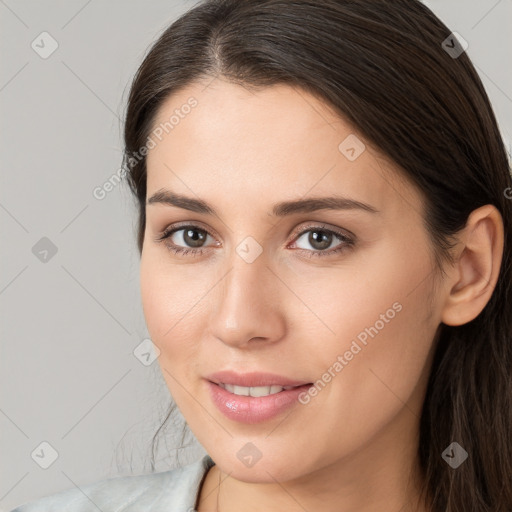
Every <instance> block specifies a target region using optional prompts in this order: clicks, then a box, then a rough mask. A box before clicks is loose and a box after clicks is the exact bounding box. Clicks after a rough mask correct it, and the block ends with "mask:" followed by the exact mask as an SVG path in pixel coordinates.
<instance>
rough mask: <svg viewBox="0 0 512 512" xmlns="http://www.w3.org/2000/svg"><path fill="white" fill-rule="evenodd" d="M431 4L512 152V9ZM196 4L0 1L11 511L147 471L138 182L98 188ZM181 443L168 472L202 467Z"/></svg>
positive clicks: (150, 416)
mask: <svg viewBox="0 0 512 512" xmlns="http://www.w3.org/2000/svg"><path fill="white" fill-rule="evenodd" d="M425 3H426V4H427V5H428V6H429V7H430V8H431V9H432V10H433V11H434V12H435V13H436V14H437V15H438V16H439V17H440V18H441V19H442V20H443V21H444V22H445V23H446V24H447V25H448V26H449V27H450V29H451V30H452V31H456V32H458V33H459V34H460V35H461V36H462V37H463V38H464V39H465V40H466V41H467V42H468V44H469V46H468V48H467V52H468V54H469V56H470V57H471V59H472V60H473V63H474V64H475V65H476V68H477V71H478V72H479V74H480V76H481V78H482V80H483V83H484V85H485V87H486V90H487V92H488V94H489V96H490V98H491V102H492V104H493V107H494V110H495V112H496V115H497V117H498V121H499V123H500V128H501V130H502V133H503V136H504V139H505V140H506V143H507V146H508V148H510V142H509V141H510V139H511V133H512V73H511V70H510V62H511V61H512V59H511V53H512V52H511V50H512V37H511V30H510V29H511V27H512V24H511V22H512V1H511V0H499V1H496V0H474V1H469V0H431V1H428V2H425ZM192 5H194V2H192V1H177V0H167V1H163V0H153V1H151V2H147V1H142V0H130V1H126V0H125V1H121V0H108V1H98V0H88V1H87V0H69V1H64V0H61V1H58V0H52V1H45V2H43V1H41V0H24V1H22V0H19V1H16V0H0V37H1V45H0V46H1V59H0V62H1V66H0V107H1V113H0V119H1V129H2V130H1V145H0V152H1V159H0V161H1V178H0V179H1V183H0V225H1V230H2V231H1V236H2V238H1V243H0V250H1V253H0V258H1V260H0V261H1V264H0V307H1V310H2V317H1V324H0V325H1V331H0V332H1V345H0V347H1V352H0V379H1V381H0V390H1V394H0V432H1V437H0V512H1V511H9V510H11V509H12V508H14V507H15V506H17V505H19V504H21V503H23V502H25V501H28V500H32V499H35V498H38V497H41V496H44V495H47V494H52V493H55V492H58V491H60V490H63V489H67V488H70V487H74V486H75V485H76V486H83V485H85V484H87V483H89V482H93V481H96V480H99V479H103V478H108V477H112V476H116V475H119V474H140V473H143V472H149V467H148V464H149V447H150V441H151V437H152V434H153V433H154V431H155V429H156V428H157V426H158V425H159V422H160V419H161V415H162V414H163V412H164V411H165V410H166V408H167V405H168V403H169V401H170V397H169V393H168V391H167V388H166V387H165V383H164V382H163V379H162V377H161V374H160V370H159V368H158V363H157V361H154V362H153V363H152V364H147V363H148V361H147V360H145V362H146V364H144V362H143V361H144V357H141V356H140V354H141V353H144V350H143V349H144V347H145V345H144V343H147V342H144V340H145V339H147V338H148V333H147V331H146V328H145V324H144V317H143V314H142V307H141V304H140V296H139V280H138V279H139V274H138V264H139V255H138V252H137V249H136V243H135V233H136V229H135V228H136V223H135V220H136V216H135V203H134V202H133V200H132V198H131V196H130V193H129V191H128V188H127V186H126V185H125V184H121V185H118V186H115V187H113V189H112V190H111V191H109V192H108V193H106V194H105V196H104V197H103V198H102V199H97V198H96V197H95V195H94V190H95V189H97V187H102V186H103V185H104V183H105V182H107V181H108V180H109V179H110V178H111V177H112V176H113V175H115V174H116V173H117V172H118V170H119V168H120V165H121V151H122V138H121V132H122V119H123V116H124V112H125V105H126V98H127V94H128V86H129V83H130V81H131V78H132V76H133V74H134V73H135V71H136V69H137V67H138V65H139V64H140V62H141V60H142V58H143V56H144V55H145V53H146V51H147V50H148V47H149V45H150V44H151V43H152V42H153V41H155V40H156V39H157V37H158V35H159V34H160V33H161V32H162V31H163V30H164V29H165V28H166V27H167V26H168V25H169V24H170V23H171V22H172V21H173V20H174V19H175V18H176V17H177V16H178V15H180V14H181V13H183V12H184V11H186V10H187V9H188V8H190V7H191V6H192ZM440 44H441V42H440ZM507 63H508V64H507ZM509 151H510V149H509ZM141 344H142V345H141ZM137 354H139V357H137ZM179 419H180V418H179V416H178V420H179ZM180 429H181V424H180V423H179V421H178V423H177V424H176V425H173V424H171V425H170V428H169V429H168V431H167V433H166V435H165V439H166V443H164V445H161V447H160V451H159V453H158V454H157V465H156V470H157V471H163V470H167V469H170V468H173V467H176V466H177V465H179V464H184V463H188V462H190V461H192V460H195V459H197V458H198V457H200V456H201V455H202V454H204V450H203V449H202V447H201V446H199V444H198V443H197V441H195V440H194V439H193V438H191V439H190V440H189V441H190V442H189V443H188V445H187V446H186V447H185V448H183V449H180V448H179V444H180V441H181V439H180V437H179V436H178V437H176V436H173V432H181V430H180ZM177 455H179V456H180V459H179V460H178V459H177V458H176V456H177ZM45 466H46V468H45Z"/></svg>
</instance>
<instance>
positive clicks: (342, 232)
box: [155, 220, 357, 256]
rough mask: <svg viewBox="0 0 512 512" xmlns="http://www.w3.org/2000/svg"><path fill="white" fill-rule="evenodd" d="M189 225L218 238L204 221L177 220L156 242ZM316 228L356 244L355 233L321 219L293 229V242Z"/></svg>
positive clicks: (345, 241)
mask: <svg viewBox="0 0 512 512" xmlns="http://www.w3.org/2000/svg"><path fill="white" fill-rule="evenodd" d="M187 227H190V228H200V229H201V230H202V231H205V232H206V233H207V234H208V235H210V236H211V237H212V238H214V239H216V238H218V237H217V235H216V234H215V233H213V232H212V231H213V230H210V228H206V227H205V226H204V224H203V223H202V222H200V221H195V220H193V221H181V222H177V223H174V224H171V225H169V226H167V227H166V228H165V229H164V230H163V231H162V232H161V233H159V235H158V237H157V238H156V239H155V241H156V242H165V241H166V240H167V239H168V238H170V237H171V236H172V235H173V234H174V233H176V232H177V231H180V230H182V229H184V228H187ZM314 229H317V230H319V231H322V230H323V231H327V232H330V233H332V234H334V235H335V236H336V237H338V238H339V239H340V240H341V241H342V244H341V245H343V244H345V245H348V246H350V247H352V246H354V244H355V243H356V241H357V237H356V235H354V234H353V233H352V232H351V231H349V230H347V229H342V228H339V227H337V226H330V225H328V224H326V223H324V222H320V221H309V222H307V223H306V224H305V225H304V224H303V225H301V226H300V227H297V228H296V229H294V230H293V231H292V236H293V240H292V244H293V243H295V242H296V240H297V239H298V238H299V237H301V236H303V235H304V234H306V233H307V232H308V231H312V230H314ZM218 244H219V242H216V244H214V246H217V247H218ZM173 245H174V244H173ZM177 247H180V248H181V250H183V251H187V252H192V253H194V252H195V253H197V252H201V253H202V252H203V251H205V250H208V249H209V248H211V247H199V248H192V247H191V248H187V247H181V246H177ZM297 250H299V251H306V252H308V253H314V254H317V255H325V256H327V255H329V254H331V253H336V252H337V251H336V250H332V249H331V250H328V251H320V250H318V251H308V250H307V249H300V248H299V249H297Z"/></svg>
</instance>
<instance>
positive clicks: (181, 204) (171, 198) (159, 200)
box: [146, 189, 379, 217]
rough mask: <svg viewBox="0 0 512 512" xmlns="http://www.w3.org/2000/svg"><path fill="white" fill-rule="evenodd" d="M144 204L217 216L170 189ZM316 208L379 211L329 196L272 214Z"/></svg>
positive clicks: (292, 203) (202, 203)
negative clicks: (174, 207)
mask: <svg viewBox="0 0 512 512" xmlns="http://www.w3.org/2000/svg"><path fill="white" fill-rule="evenodd" d="M146 204H148V205H150V204H164V205H168V206H176V207H178V208H183V209H184V210H190V211H191V212H196V213H201V214H205V215H214V216H218V215H217V212H216V211H215V209H214V208H213V207H212V206H211V205H209V204H208V203H207V202H206V201H203V200H201V199H195V198H192V197H187V196H183V195H180V194H176V193H174V192H171V191H170V190H163V189H162V190H159V191H157V192H156V193H155V194H153V195H152V196H151V197H150V198H149V199H148V200H147V201H146ZM317 210H363V211H365V212H369V213H379V210H377V208H375V207H374V206H371V205H369V204H367V203H363V202H361V201H356V200H355V199H350V198H348V197H342V196H329V197H310V198H307V199H296V200H293V201H283V202H281V203H277V204H275V205H274V206H273V208H272V215H274V216H276V217H284V216H287V215H293V214H296V213H311V212H314V211H317Z"/></svg>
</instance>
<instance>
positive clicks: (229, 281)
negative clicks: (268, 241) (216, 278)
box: [210, 254, 286, 349]
mask: <svg viewBox="0 0 512 512" xmlns="http://www.w3.org/2000/svg"><path fill="white" fill-rule="evenodd" d="M284 288H285V286H284V285H283V283H282V282H281V281H280V280H279V279H278V278H277V277H276V273H275V271H273V270H271V269H270V268H269V267H268V266H267V262H266V260H265V258H264V257H263V255H260V256H259V257H258V258H257V259H256V260H255V261H253V262H252V263H247V262H246V261H244V260H243V259H242V258H240V257H239V256H238V255H237V254H235V255H234V257H233V259H232V265H231V267H230V269H229V271H228V272H227V275H225V277H224V279H222V280H221V281H220V283H219V284H218V285H217V286H216V290H215V294H214V295H213V296H212V301H213V303H214V305H215V306H214V307H213V308H212V313H211V318H210V331H211V335H212V336H213V337H214V338H216V339H218V340H220V341H222V342H223V343H224V344H226V345H229V346H231V347H237V348H251V349H252V348H255V347H256V346H258V347H263V346H265V347H266V346H267V345H268V344H270V343H276V342H278V341H279V340H280V339H282V338H283V337H284V335H285V331H286V323H285V315H284V311H283V307H284V302H283V300H282V293H283V290H284Z"/></svg>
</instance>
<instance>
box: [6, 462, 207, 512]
mask: <svg viewBox="0 0 512 512" xmlns="http://www.w3.org/2000/svg"><path fill="white" fill-rule="evenodd" d="M213 465H214V462H213V460H212V459H211V457H210V456H209V455H205V456H204V457H203V458H202V459H199V460H197V461H196V462H193V463H192V464H189V465H187V466H183V467H181V468H176V469H172V470H169V471H164V472H160V473H150V474H147V475H132V476H118V477H114V478H108V479H104V480H99V481H97V482H93V483H91V484H88V485H85V486H83V487H81V488H80V489H79V488H73V489H68V490H65V491H61V492H59V493H57V494H52V495H50V496H46V497H45V498H41V499H38V500H34V501H30V502H28V503H24V504H22V505H20V506H19V507H17V508H15V509H14V510H12V511H11V512H99V511H101V512H121V511H122V512H146V511H151V512H193V511H194V510H195V508H194V507H195V504H196V500H197V497H198V495H199V490H200V488H201V485H202V482H203V478H204V476H205V475H206V473H207V472H208V470H209V469H210V468H211V467H212V466H213Z"/></svg>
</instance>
